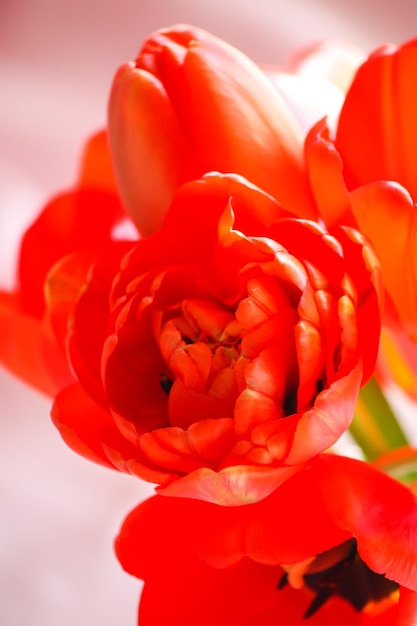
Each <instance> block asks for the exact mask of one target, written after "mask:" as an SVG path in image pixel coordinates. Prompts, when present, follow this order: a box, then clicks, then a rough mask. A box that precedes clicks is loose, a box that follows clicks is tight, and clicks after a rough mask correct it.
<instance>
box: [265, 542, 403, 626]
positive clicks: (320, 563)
mask: <svg viewBox="0 0 417 626" xmlns="http://www.w3.org/2000/svg"><path fill="white" fill-rule="evenodd" d="M302 578H303V583H304V585H305V587H306V588H307V589H309V590H310V591H312V592H313V593H315V597H314V599H313V600H312V602H311V604H310V605H309V607H308V609H307V611H306V612H305V613H304V615H303V617H304V619H308V618H309V617H312V615H314V614H315V613H316V612H317V611H318V610H319V609H320V607H321V606H323V604H324V603H325V602H327V600H328V599H329V598H330V597H332V596H339V597H341V598H344V599H345V600H347V601H348V602H349V603H350V604H351V605H352V606H353V607H354V608H355V609H356V610H357V611H364V610H365V611H366V609H367V607H369V606H371V605H373V604H378V603H380V602H382V601H384V600H387V599H388V598H389V597H390V596H391V595H393V594H395V593H396V592H397V590H398V584H397V583H396V582H394V581H392V580H388V579H387V578H385V576H383V575H382V574H376V573H375V572H373V571H372V570H371V569H369V567H368V566H367V565H366V563H364V561H362V559H361V558H360V556H359V554H358V551H357V546H356V540H355V539H350V540H349V541H346V542H345V543H343V544H341V545H340V546H337V547H336V548H333V549H331V550H328V551H326V552H323V553H322V554H320V555H319V556H318V557H316V559H314V561H312V562H310V563H309V564H308V565H306V569H305V572H304V573H303V574H302ZM287 583H289V584H291V569H290V570H289V572H285V573H284V575H283V576H282V578H281V579H280V581H279V582H278V585H277V588H278V589H282V588H283V587H285V585H286V584H287Z"/></svg>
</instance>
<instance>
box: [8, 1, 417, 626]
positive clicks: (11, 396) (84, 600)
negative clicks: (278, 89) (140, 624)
mask: <svg viewBox="0 0 417 626" xmlns="http://www.w3.org/2000/svg"><path fill="white" fill-rule="evenodd" d="M416 18H417V4H416V2H415V0H396V1H395V2H390V1H385V2H383V1H382V0H350V1H349V2H346V1H343V0H338V1H336V0H322V1H321V2H309V1H308V0H292V1H291V0H255V1H252V0H210V2H203V1H200V0H194V1H193V0H136V1H134V0H107V1H106V0H101V1H100V2H99V1H98V0H91V1H87V0H0V81H1V87H0V89H1V96H0V278H1V281H2V283H3V285H4V284H9V285H10V284H11V282H12V270H13V255H12V250H13V242H14V241H15V240H16V238H17V237H18V232H19V229H21V227H22V224H24V223H25V222H26V221H27V219H28V218H29V216H30V215H31V214H33V213H34V211H36V209H37V208H39V207H40V205H41V203H42V201H43V199H45V198H46V197H47V196H48V194H50V193H52V192H54V191H56V190H58V189H59V188H60V187H63V186H66V185H69V184H70V183H71V182H72V180H73V178H74V175H75V171H76V163H77V156H78V154H79V150H80V146H81V144H82V141H83V139H84V138H85V136H86V135H88V134H89V133H90V132H91V131H93V130H95V129H97V128H98V127H100V126H101V125H102V124H103V123H104V121H105V111H106V99H107V94H108V90H109V85H110V82H111V79H112V76H113V73H114V71H115V70H116V68H117V67H118V65H120V64H121V63H122V62H124V61H125V60H129V59H131V58H132V57H133V56H134V55H135V54H136V52H137V50H138V49H139V46H140V43H141V41H142V39H143V38H144V37H145V36H146V35H147V34H148V33H149V32H150V31H152V30H155V29H156V28H158V27H161V26H168V25H170V24H172V23H175V22H181V21H182V22H188V23H193V24H195V25H198V26H201V27H203V28H206V29H207V30H211V31H212V32H214V33H215V34H216V35H218V36H221V37H223V38H226V39H228V40H229V41H230V42H231V43H233V44H235V45H237V46H239V47H240V48H242V49H243V50H244V51H245V52H246V53H248V54H250V55H251V56H252V57H253V58H254V59H255V60H256V61H259V62H266V63H273V62H276V63H282V62H284V61H285V59H286V58H287V56H288V54H289V53H290V51H291V49H292V48H293V47H294V46H297V45H303V44H305V43H309V42H311V41H313V40H316V39H319V38H322V37H336V38H343V39H347V40H349V41H352V42H353V43H355V44H357V45H360V46H362V47H363V48H365V49H366V50H370V49H371V48H373V47H375V46H377V45H379V44H381V43H384V42H386V41H392V42H394V43H399V42H400V41H402V40H404V39H407V38H410V37H412V36H413V35H417V19H416ZM0 332H1V329H0ZM0 392H1V420H0V442H1V443H0V446H1V453H0V466H1V473H0V502H1V505H0V506H1V509H0V511H1V512H0V624H1V625H2V626H26V625H29V624H30V625H31V626H57V625H58V624H59V626H70V625H71V626H73V625H74V624H78V625H80V626H87V625H88V626H91V625H96V624H100V626H114V625H115V624H118V625H119V624H120V625H126V626H134V624H135V623H136V606H137V599H138V590H139V583H138V581H136V580H134V579H130V578H129V577H128V576H127V575H125V574H124V573H123V572H122V571H121V569H120V567H119V566H118V563H117V561H116V559H115V557H114V556H113V553H112V541H113V537H114V536H115V534H116V532H117V529H118V527H119V524H120V523H121V521H122V519H123V516H124V515H125V513H126V512H127V511H128V510H129V509H130V508H132V507H133V506H134V505H135V503H136V502H138V501H139V500H140V499H141V498H143V497H145V495H146V494H147V493H149V492H150V488H149V487H147V486H144V485H142V484H141V483H139V482H138V481H136V480H134V479H133V478H130V477H127V476H121V475H118V474H116V473H112V472H110V471H108V470H104V469H101V468H98V467H95V466H93V465H91V464H89V463H87V462H86V461H83V460H82V459H80V458H78V457H76V456H75V455H74V454H73V453H71V452H70V451H69V450H68V449H67V448H66V447H65V446H64V444H63V443H62V442H61V440H60V438H59V436H58V435H57V433H56V432H55V430H54V428H53V427H52V425H51V424H50V422H49V418H48V413H49V405H50V402H49V400H47V399H45V398H43V397H40V396H39V395H38V394H36V393H35V392H33V391H30V390H27V389H26V388H25V387H23V386H22V385H21V384H20V383H19V382H17V381H15V380H13V379H12V378H10V377H9V375H8V374H7V373H5V372H4V371H1V370H0ZM161 626H163V625H161ZM167 626H169V625H167ZM196 626H198V625H196Z"/></svg>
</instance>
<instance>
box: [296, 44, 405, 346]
mask: <svg viewBox="0 0 417 626" xmlns="http://www.w3.org/2000/svg"><path fill="white" fill-rule="evenodd" d="M416 70H417V40H412V41H410V42H408V43H405V44H403V45H402V46H400V47H398V48H396V47H394V46H384V47H382V48H380V49H379V50H377V51H376V52H374V53H373V54H371V56H370V57H369V58H368V59H367V60H366V61H365V63H364V64H363V65H362V66H361V67H360V69H359V70H358V72H357V74H356V76H355V79H354V81H353V83H352V85H351V87H350V89H349V91H348V93H347V95H346V99H345V102H344V105H343V107H342V110H341V113H340V117H339V120H338V125H337V131H336V134H335V137H334V138H333V139H332V138H331V136H330V134H329V131H328V130H327V129H326V127H325V124H324V123H323V122H321V123H320V124H318V125H317V126H316V127H315V128H314V129H312V131H311V133H310V136H309V137H308V138H307V141H306V156H307V163H308V168H309V173H310V179H311V185H312V190H313V193H314V195H315V198H316V202H317V205H318V208H319V212H320V213H321V215H322V216H323V218H324V219H325V222H326V224H328V225H330V226H331V225H332V224H334V223H349V224H355V225H356V226H357V227H359V229H360V230H361V232H363V233H364V234H365V235H366V236H367V237H368V238H369V239H370V240H371V242H372V244H373V246H374V247H375V249H376V251H377V253H378V255H379V257H380V259H381V264H382V269H383V274H384V283H385V286H386V290H387V294H388V302H387V320H388V321H389V323H390V325H391V326H392V325H394V326H395V327H397V328H398V326H399V325H400V326H401V327H402V328H403V329H404V330H405V331H406V333H407V334H408V335H409V337H411V338H412V339H413V340H415V339H416V337H417V297H416V293H417V288H416V285H417V266H416V259H417V249H416V244H415V242H416V233H417V222H416V214H417V213H416V209H415V201H416V200H417V186H416V177H415V172H414V170H415V161H416V158H417V152H416V150H417V148H416V141H415V138H416V133H417V122H416V116H415V109H416V106H417V90H416V84H415V73H416ZM382 181H389V182H382ZM399 277H401V279H399Z"/></svg>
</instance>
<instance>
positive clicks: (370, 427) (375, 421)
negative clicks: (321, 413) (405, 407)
mask: <svg viewBox="0 0 417 626" xmlns="http://www.w3.org/2000/svg"><path fill="white" fill-rule="evenodd" d="M350 433H351V435H352V436H353V438H354V439H355V441H356V443H358V444H359V445H360V447H361V448H362V450H363V452H364V454H365V456H366V458H367V459H368V460H370V461H371V460H373V459H376V458H377V457H379V456H381V455H382V454H385V453H386V452H388V451H389V450H393V449H394V448H399V447H400V446H405V445H407V443H408V441H407V438H406V436H405V434H404V433H403V431H402V429H401V426H400V425H399V423H398V421H397V418H396V417H395V414H394V412H393V410H392V408H391V406H390V405H389V403H388V401H387V399H386V397H385V395H384V393H383V391H382V389H381V387H380V386H379V384H378V382H377V381H376V379H375V378H371V380H370V381H369V382H368V383H367V384H366V385H365V386H364V387H363V388H362V389H361V391H360V393H359V398H358V402H357V404H356V411H355V417H354V418H353V422H352V424H351V425H350Z"/></svg>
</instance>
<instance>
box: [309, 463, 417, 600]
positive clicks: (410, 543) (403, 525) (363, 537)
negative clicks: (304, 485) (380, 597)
mask: <svg viewBox="0 0 417 626" xmlns="http://www.w3.org/2000/svg"><path fill="white" fill-rule="evenodd" d="M316 468H317V471H318V472H319V474H320V477H321V478H320V489H321V490H322V494H323V495H322V497H324V498H325V500H326V502H327V506H328V510H329V513H330V515H331V516H332V517H333V519H334V520H335V521H336V522H337V523H338V524H339V525H340V527H341V528H344V529H346V530H349V531H350V532H352V534H353V536H354V537H356V539H357V542H358V550H359V553H360V555H361V557H362V559H363V560H364V561H365V562H366V563H367V564H368V566H369V567H370V568H371V569H373V570H374V571H375V572H377V573H379V574H384V575H385V576H386V577H387V578H390V579H392V580H395V581H397V582H398V583H399V584H401V585H404V586H405V587H407V588H408V589H413V590H414V591H417V501H416V498H415V496H414V495H413V493H412V492H411V491H409V490H408V489H407V488H406V487H404V486H403V485H402V484H401V483H398V482H396V481H395V480H393V479H391V478H389V477H388V476H386V475H385V474H383V473H381V472H379V471H377V470H376V469H374V468H373V467H371V466H369V465H367V464H364V463H362V462H360V461H356V460H354V459H347V458H343V457H333V456H326V455H322V456H321V457H320V458H319V459H318V461H317V465H316Z"/></svg>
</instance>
